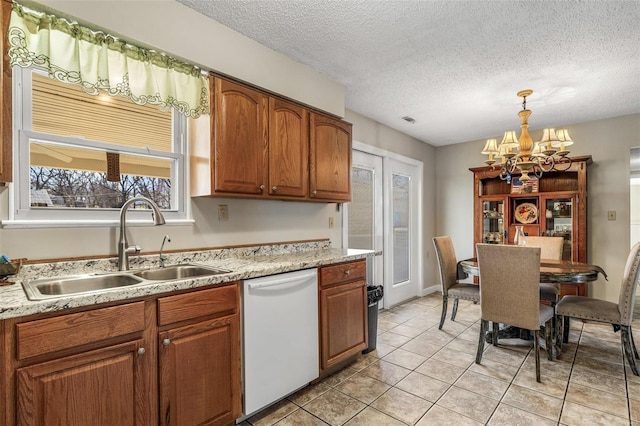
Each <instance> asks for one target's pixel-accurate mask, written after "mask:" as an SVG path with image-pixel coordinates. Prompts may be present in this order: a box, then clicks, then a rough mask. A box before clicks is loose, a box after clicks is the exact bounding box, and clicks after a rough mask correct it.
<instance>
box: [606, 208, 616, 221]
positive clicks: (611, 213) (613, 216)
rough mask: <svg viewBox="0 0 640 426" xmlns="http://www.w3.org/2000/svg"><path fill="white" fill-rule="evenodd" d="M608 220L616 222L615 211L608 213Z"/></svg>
mask: <svg viewBox="0 0 640 426" xmlns="http://www.w3.org/2000/svg"><path fill="white" fill-rule="evenodd" d="M607 218H608V219H609V220H616V211H615V210H609V211H608V212H607Z"/></svg>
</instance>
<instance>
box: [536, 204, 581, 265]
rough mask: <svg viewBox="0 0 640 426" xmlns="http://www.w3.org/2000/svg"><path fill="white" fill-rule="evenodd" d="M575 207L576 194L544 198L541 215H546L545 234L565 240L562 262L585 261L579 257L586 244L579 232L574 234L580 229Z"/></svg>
mask: <svg viewBox="0 0 640 426" xmlns="http://www.w3.org/2000/svg"><path fill="white" fill-rule="evenodd" d="M575 206H576V195H575V194H557V195H554V196H548V197H544V198H543V199H542V209H541V210H542V211H541V214H542V215H544V219H543V222H542V223H543V224H544V227H543V232H544V235H547V236H551V237H562V238H564V245H563V248H562V260H575V261H584V260H582V259H581V258H580V256H579V255H578V253H579V252H580V245H581V243H582V244H584V242H581V241H580V239H579V238H578V237H579V232H574V231H578V230H579V229H580V227H579V226H578V224H577V216H576V214H575Z"/></svg>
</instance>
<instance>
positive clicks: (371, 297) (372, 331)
mask: <svg viewBox="0 0 640 426" xmlns="http://www.w3.org/2000/svg"><path fill="white" fill-rule="evenodd" d="M382 293H383V292H382V286H381V285H378V286H367V304H368V307H369V310H368V322H369V330H368V332H369V333H368V334H369V335H368V337H369V347H368V348H367V349H365V350H364V351H362V353H363V354H367V353H369V352H371V351H372V350H374V349H375V348H376V341H377V338H378V302H379V301H380V299H382Z"/></svg>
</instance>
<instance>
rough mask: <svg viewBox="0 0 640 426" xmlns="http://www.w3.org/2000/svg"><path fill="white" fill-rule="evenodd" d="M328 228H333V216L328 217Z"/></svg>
mask: <svg viewBox="0 0 640 426" xmlns="http://www.w3.org/2000/svg"><path fill="white" fill-rule="evenodd" d="M329 229H333V217H330V218H329Z"/></svg>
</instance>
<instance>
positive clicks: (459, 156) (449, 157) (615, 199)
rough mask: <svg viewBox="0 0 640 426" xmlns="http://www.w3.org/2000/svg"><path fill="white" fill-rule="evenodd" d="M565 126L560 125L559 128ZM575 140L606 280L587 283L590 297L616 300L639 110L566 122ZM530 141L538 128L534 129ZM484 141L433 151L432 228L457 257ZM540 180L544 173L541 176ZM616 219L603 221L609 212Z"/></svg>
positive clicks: (465, 242)
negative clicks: (583, 158)
mask: <svg viewBox="0 0 640 426" xmlns="http://www.w3.org/2000/svg"><path fill="white" fill-rule="evenodd" d="M563 127H564V126H563ZM566 128H567V129H569V132H570V134H571V137H572V138H573V140H574V141H575V144H574V145H573V146H572V147H571V149H572V152H571V155H572V156H579V155H591V156H592V157H593V164H592V165H591V166H589V169H588V171H587V177H588V201H587V202H588V218H587V228H588V234H587V239H588V241H587V246H588V253H587V255H588V261H589V262H591V263H594V264H598V265H600V266H602V267H603V268H604V270H605V271H606V272H607V274H608V275H609V281H605V280H604V279H599V280H598V281H596V282H595V283H592V284H591V285H590V289H589V292H590V294H591V295H593V296H594V297H598V298H603V299H607V300H610V301H617V298H618V294H619V289H620V283H621V280H622V272H623V268H624V262H625V260H626V257H627V254H628V253H629V248H630V247H629V245H630V242H629V240H630V237H629V229H630V212H629V194H630V192H629V152H630V148H631V147H634V146H640V114H634V115H628V116H623V117H616V118H610V119H605V120H598V121H593V122H588V123H579V124H573V125H567V126H566ZM531 133H532V136H533V139H534V140H537V139H540V136H541V133H542V132H541V130H533V131H532V132H531ZM484 142H485V141H484V140H478V141H471V142H466V143H461V144H457V145H451V146H446V147H439V148H438V149H437V150H436V166H435V167H436V169H435V170H436V176H437V178H436V180H437V192H436V206H437V210H436V218H437V224H436V229H437V233H438V234H439V235H451V237H452V238H453V242H454V244H455V247H456V254H457V255H458V257H459V258H465V257H469V256H471V255H472V254H473V236H472V235H473V175H472V173H471V172H470V171H469V170H468V169H469V167H476V166H480V165H482V164H483V161H484V159H485V156H483V155H481V154H480V150H481V149H482V147H483V146H484ZM542 179H544V176H543V177H542ZM609 210H615V211H616V220H615V221H608V220H607V211H609Z"/></svg>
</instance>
